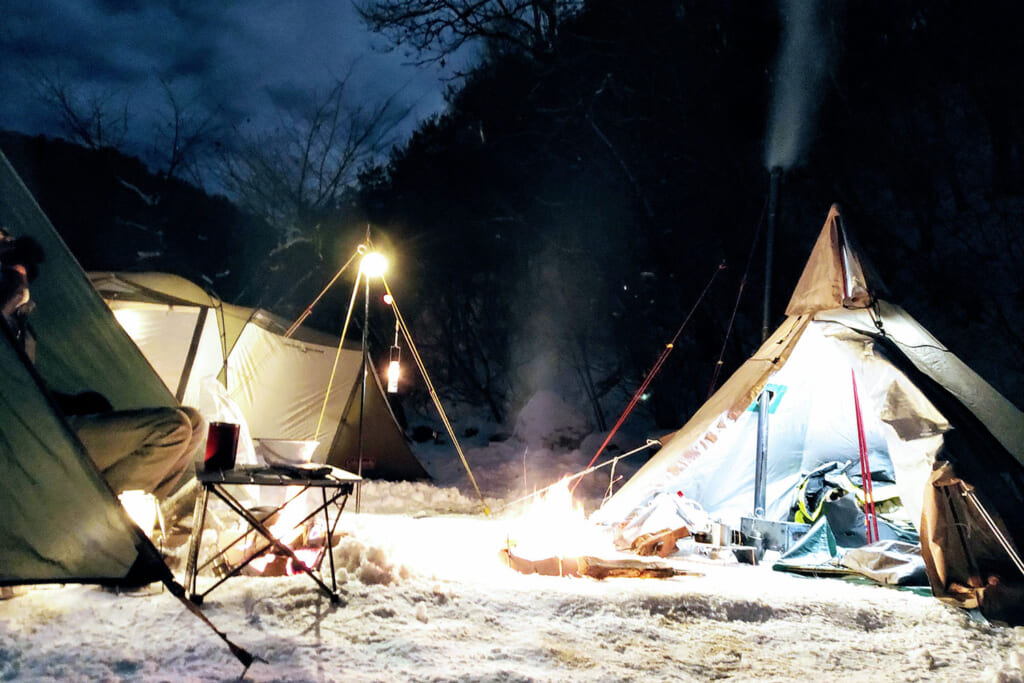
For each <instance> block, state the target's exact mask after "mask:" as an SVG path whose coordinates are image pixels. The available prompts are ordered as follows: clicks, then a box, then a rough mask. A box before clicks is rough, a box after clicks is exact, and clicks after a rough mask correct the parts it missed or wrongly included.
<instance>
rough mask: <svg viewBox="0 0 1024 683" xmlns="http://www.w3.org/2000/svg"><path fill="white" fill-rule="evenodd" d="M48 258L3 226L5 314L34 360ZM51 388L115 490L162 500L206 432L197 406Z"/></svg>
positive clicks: (0, 278) (1, 295)
mask: <svg viewBox="0 0 1024 683" xmlns="http://www.w3.org/2000/svg"><path fill="white" fill-rule="evenodd" d="M43 258H44V256H43V251H42V248H41V247H40V246H39V244H38V243H37V242H36V241H35V240H34V239H32V238H31V237H20V238H17V239H15V238H13V237H11V236H10V235H9V234H7V233H6V231H4V230H3V229H0V265H2V268H0V305H2V314H3V315H2V317H3V321H4V324H6V325H7V326H8V327H9V328H10V330H11V331H12V332H13V334H14V337H15V339H16V340H17V341H18V343H19V344H20V345H21V347H22V348H23V349H24V351H25V353H26V354H27V355H28V357H29V359H30V360H32V361H33V362H35V339H34V337H33V334H32V328H31V326H30V325H29V324H28V316H29V314H30V313H31V312H32V310H33V309H34V302H33V301H32V299H31V294H30V290H29V285H30V283H32V282H33V281H34V280H35V278H36V276H37V275H38V273H39V264H40V263H42V261H43ZM51 393H53V395H54V398H55V399H56V402H57V404H58V406H59V407H60V408H61V410H62V411H63V412H64V416H65V417H66V418H67V421H68V424H69V425H70V426H71V428H72V429H73V430H74V431H75V433H76V434H77V435H78V439H79V440H80V441H81V442H82V445H83V446H85V449H86V451H88V453H89V456H90V457H91V458H92V460H93V462H95V463H96V467H97V468H98V469H99V471H100V472H101V473H102V474H103V476H104V478H105V479H106V480H107V483H108V484H109V485H110V488H111V489H113V491H114V493H121V492H122V491H128V490H142V491H146V492H148V493H152V494H153V495H155V496H156V497H157V499H160V500H163V499H164V498H166V497H167V496H169V495H170V494H171V493H172V492H173V491H174V490H175V489H176V488H177V486H178V484H179V482H180V481H181V479H182V477H183V476H184V475H185V473H186V472H187V471H188V469H189V467H190V466H191V464H192V458H193V456H194V454H195V452H196V450H197V449H198V448H199V445H200V442H201V441H202V440H203V437H204V436H205V435H206V421H205V420H204V419H203V417H202V416H201V415H200V414H199V412H198V411H196V410H195V409H193V408H187V407H181V408H171V407H158V408H142V409H138V410H113V407H112V406H111V405H110V403H109V402H108V401H107V400H106V399H105V398H104V397H103V396H102V395H100V394H98V393H96V392H85V393H82V394H77V395H74V396H70V395H67V394H59V393H56V392H51Z"/></svg>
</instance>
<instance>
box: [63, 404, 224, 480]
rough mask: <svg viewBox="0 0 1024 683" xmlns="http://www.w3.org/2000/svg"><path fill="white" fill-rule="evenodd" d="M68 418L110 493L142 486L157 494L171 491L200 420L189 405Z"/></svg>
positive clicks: (194, 445) (196, 441)
mask: <svg viewBox="0 0 1024 683" xmlns="http://www.w3.org/2000/svg"><path fill="white" fill-rule="evenodd" d="M68 421H69V422H70V423H71V426H72V428H73V429H74V430H75V432H76V433H77V434H78V438H79V439H80V440H81V441H82V443H83V445H85V448H86V450H87V451H88V452H89V455H90V456H91V457H92V459H93V461H94V462H95V463H96V466H97V467H98V468H99V470H100V472H102V473H103V476H104V478H105V479H106V480H107V483H108V484H110V487H111V488H112V489H114V492H115V493H120V492H122V491H127V490H131V489H141V490H143V491H148V492H150V493H153V494H154V495H155V496H156V497H157V498H163V497H164V496H166V495H167V494H168V493H170V492H171V491H172V490H173V488H174V485H175V484H176V483H177V482H178V479H179V478H180V477H181V476H182V474H184V472H185V471H186V470H187V469H188V466H189V463H190V462H191V460H192V456H193V453H194V451H195V449H196V448H197V447H198V444H199V441H201V439H202V425H203V424H204V423H203V420H202V417H200V416H199V415H198V413H196V412H195V411H193V410H192V409H188V410H182V409H178V408H143V409H140V410H122V411H115V412H111V413H100V414H96V415H80V416H73V417H71V418H69V420H68ZM196 432H198V435H197V433H196Z"/></svg>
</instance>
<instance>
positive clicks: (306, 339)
mask: <svg viewBox="0 0 1024 683" xmlns="http://www.w3.org/2000/svg"><path fill="white" fill-rule="evenodd" d="M89 277H90V280H91V281H92V284H93V286H94V287H95V288H96V290H97V291H99V292H100V294H101V295H102V296H103V298H104V299H105V300H106V302H107V305H108V306H109V307H110V308H111V310H113V312H114V315H115V316H116V318H117V320H118V321H119V322H120V323H121V325H122V326H123V327H124V329H125V330H126V331H127V332H128V334H129V336H130V337H131V338H132V339H133V340H134V341H135V343H136V344H137V345H138V347H139V348H140V349H141V350H142V352H143V354H144V355H145V356H146V357H147V358H148V359H149V362H150V363H151V364H152V365H153V367H154V369H155V370H156V371H157V373H158V374H159V375H160V377H161V378H162V379H163V380H164V383H165V384H166V385H167V387H168V388H169V389H170V390H171V391H173V392H174V393H175V394H176V395H177V396H178V397H180V399H181V400H182V402H183V403H185V404H187V405H196V406H202V401H201V394H202V391H203V387H204V382H205V381H206V380H208V379H209V378H211V377H216V378H217V379H218V380H219V381H220V382H221V384H222V385H223V386H224V387H225V388H226V392H227V395H228V396H230V398H231V399H232V400H233V401H234V403H235V404H237V406H238V408H239V410H240V411H241V413H242V415H243V416H244V418H245V421H246V424H247V425H248V428H249V432H250V433H251V435H252V437H253V438H254V439H255V440H257V441H260V440H286V441H287V440H291V441H310V440H314V439H316V440H318V441H319V442H320V443H319V444H318V445H317V448H316V450H315V451H314V453H313V456H312V458H313V461H314V462H326V463H328V464H331V465H334V466H336V467H341V468H343V469H347V470H350V471H352V472H359V471H360V470H361V472H362V475H363V476H364V477H365V478H369V479H386V480H419V479H429V474H428V473H427V472H426V470H425V469H424V468H423V466H422V465H421V464H420V463H419V461H418V460H417V459H416V457H415V456H414V455H413V453H412V450H411V448H410V445H409V442H408V440H407V439H406V438H405V435H404V433H403V432H402V428H401V427H400V426H399V425H398V422H397V420H396V418H395V415H394V412H393V411H392V408H391V406H390V404H389V402H388V400H387V398H386V395H385V393H384V390H383V387H382V386H381V382H380V379H379V376H378V375H377V371H376V368H375V367H374V366H373V363H370V364H369V372H368V373H367V385H366V411H365V413H363V412H362V411H361V410H360V405H361V403H362V397H363V391H362V389H363V387H362V382H361V381H360V375H361V368H362V351H361V349H360V347H359V346H358V345H353V344H351V343H348V342H346V344H345V345H344V346H343V347H342V348H341V349H340V355H339V349H338V343H339V340H338V338H337V337H334V336H331V335H328V334H326V333H323V332H320V331H318V330H315V329H312V328H309V327H306V326H301V327H299V328H298V329H297V330H295V332H294V333H293V334H292V335H291V336H289V337H286V336H285V331H286V330H287V328H288V326H289V325H288V322H287V321H285V320H284V319H282V318H280V317H278V316H276V315H274V314H272V313H270V312H268V311H265V310H263V309H258V308H248V307H244V306H236V305H232V304H228V303H225V302H223V301H221V300H220V299H219V298H217V297H215V296H213V295H211V294H210V293H208V292H207V291H205V290H204V289H203V288H202V287H200V286H198V285H197V284H195V283H193V282H191V281H189V280H187V279H185V278H182V277H179V276H176V275H171V274H168V273H152V272H149V273H109V272H96V273H91V274H90V275H89ZM336 358H337V366H336V367H335V359H336ZM332 371H333V372H334V377H333V380H332V379H331V375H332ZM329 386H330V398H329V400H328V401H327V406H326V410H324V409H323V406H324V396H325V395H327V392H328V387H329ZM322 410H323V420H322V421H321V419H320V414H321V411H322ZM318 427H319V432H318ZM360 434H361V438H360ZM360 441H361V442H362V443H361V447H360ZM267 442H268V443H270V441H267ZM360 451H362V466H361V467H360V464H359V459H360V458H359V454H360Z"/></svg>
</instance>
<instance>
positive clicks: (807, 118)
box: [765, 0, 830, 169]
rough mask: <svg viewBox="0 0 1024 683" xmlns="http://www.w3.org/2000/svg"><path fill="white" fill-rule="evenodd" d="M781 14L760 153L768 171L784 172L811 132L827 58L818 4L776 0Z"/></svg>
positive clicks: (809, 0)
mask: <svg viewBox="0 0 1024 683" xmlns="http://www.w3.org/2000/svg"><path fill="white" fill-rule="evenodd" d="M780 11H781V13H782V21H783V35H782V49H781V51H780V53H779V62H778V65H777V67H776V72H775V93H774V98H773V101H772V110H771V118H770V119H769V122H768V139H767V145H766V149H765V166H766V167H767V168H769V169H772V168H782V169H786V168H789V167H790V166H792V165H793V164H794V163H796V162H797V161H798V160H799V158H800V153H801V152H802V150H803V146H804V145H805V144H806V143H807V137H808V136H809V135H810V133H811V131H812V130H813V127H814V118H815V115H816V113H817V109H818V103H819V100H820V90H821V83H822V80H823V78H824V76H825V74H826V73H827V71H828V67H829V58H830V54H829V50H828V43H827V41H826V39H825V31H824V27H823V22H822V18H821V12H820V0H781V4H780Z"/></svg>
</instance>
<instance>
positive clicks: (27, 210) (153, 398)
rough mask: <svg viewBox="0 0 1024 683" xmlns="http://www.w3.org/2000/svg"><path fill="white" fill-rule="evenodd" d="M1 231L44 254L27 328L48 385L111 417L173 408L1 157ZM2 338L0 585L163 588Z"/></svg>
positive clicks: (44, 394)
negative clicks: (89, 397) (105, 407)
mask: <svg viewBox="0 0 1024 683" xmlns="http://www.w3.org/2000/svg"><path fill="white" fill-rule="evenodd" d="M0 224H2V225H3V227H4V228H5V229H6V230H7V231H9V232H10V233H11V234H12V235H15V236H19V237H20V236H31V237H33V238H35V239H36V240H37V241H38V242H39V243H40V244H41V245H42V247H43V249H44V250H45V252H46V262H45V263H44V264H43V266H42V269H41V273H40V275H39V277H38V278H37V279H36V281H35V282H33V283H32V296H33V298H34V299H35V301H36V302H37V304H38V308H37V310H36V311H35V313H34V314H33V316H32V325H33V327H34V328H35V331H36V335H37V337H38V348H37V367H38V369H39V371H40V373H39V374H42V375H43V376H44V377H45V378H46V382H47V384H48V385H49V386H50V387H52V388H53V389H57V390H60V391H65V392H68V393H74V392H78V391H82V390H85V389H93V390H96V391H99V392H100V393H102V394H104V395H105V396H107V397H108V398H109V400H110V401H111V403H113V405H114V406H115V407H116V408H123V409H127V408H137V407H142V406H147V405H169V406H170V405H176V404H175V401H174V397H173V396H171V394H170V393H169V392H168V391H167V389H166V388H165V387H164V385H163V384H162V383H161V382H160V379H159V378H158V377H157V376H156V375H155V374H154V373H153V371H152V369H151V368H150V367H149V364H148V363H147V362H146V360H145V358H143V356H142V354H140V353H139V351H138V349H137V348H136V347H135V345H134V344H133V343H132V341H131V339H130V338H129V337H128V336H127V335H126V334H125V333H124V331H123V330H122V329H121V328H120V326H119V325H118V324H117V322H116V321H115V320H114V317H113V316H112V315H111V314H110V311H109V310H108V309H107V307H106V306H105V305H104V304H103V300H102V299H101V298H100V297H99V296H98V295H97V294H96V292H95V291H94V290H93V288H92V286H91V285H90V284H89V280H88V279H87V278H86V276H85V273H84V272H83V271H82V269H81V267H80V266H79V265H78V262H77V261H76V260H75V258H74V257H73V256H72V255H71V253H70V252H69V251H68V249H67V247H66V246H65V245H64V242H63V241H62V240H61V239H60V237H59V236H58V235H57V233H56V231H55V230H54V228H53V226H52V225H51V224H50V222H49V220H48V219H47V218H46V216H45V215H44V214H43V212H42V210H41V209H40V208H39V206H38V205H37V204H36V202H35V200H34V199H33V198H32V195H31V194H30V193H29V191H28V189H27V188H26V187H25V185H24V184H23V183H22V182H21V179H20V178H19V177H18V175H17V173H16V172H15V171H14V169H13V168H12V167H11V166H10V164H9V163H8V161H7V159H6V157H4V156H3V155H2V154H0ZM0 337H2V338H0V470H2V471H3V476H0V584H2V585H14V584H22V583H41V582H62V583H63V582H90V583H91V582H95V583H106V584H119V585H141V584H146V583H149V582H151V581H156V580H167V579H170V578H171V575H170V572H169V570H168V569H167V567H166V565H164V563H163V561H162V560H161V559H160V556H159V554H158V553H157V552H156V550H155V549H154V548H153V546H152V544H151V543H150V542H149V540H148V539H147V538H146V537H145V536H144V535H143V534H142V533H141V531H139V529H138V528H137V527H136V526H135V525H134V524H133V523H132V522H131V521H130V520H129V519H128V517H127V515H126V514H125V512H124V509H123V508H122V507H121V505H120V503H119V502H118V500H117V498H116V497H115V496H114V494H113V493H112V492H111V490H110V488H109V487H108V486H107V484H106V482H105V481H104V480H103V478H102V477H101V475H100V474H99V472H98V471H97V470H96V468H95V466H94V465H93V463H92V460H90V459H89V457H88V455H87V454H86V453H85V451H84V449H83V447H82V445H81V444H80V443H79V442H78V440H77V438H76V437H75V435H74V433H73V432H72V431H71V430H70V429H69V428H68V426H67V424H66V423H65V422H64V420H63V419H62V418H61V417H60V416H59V414H58V413H57V411H56V409H55V408H54V406H53V404H52V402H51V401H50V399H49V395H48V391H47V388H46V386H45V385H44V384H43V383H42V381H41V380H40V377H39V374H37V372H36V369H35V368H33V367H32V366H31V364H30V362H29V361H28V359H27V358H26V357H25V356H24V354H23V353H22V352H20V350H19V349H17V348H16V347H15V346H14V345H13V344H14V343H13V341H12V339H11V337H10V335H9V334H8V333H7V330H6V329H5V330H4V331H3V334H2V335H0Z"/></svg>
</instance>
